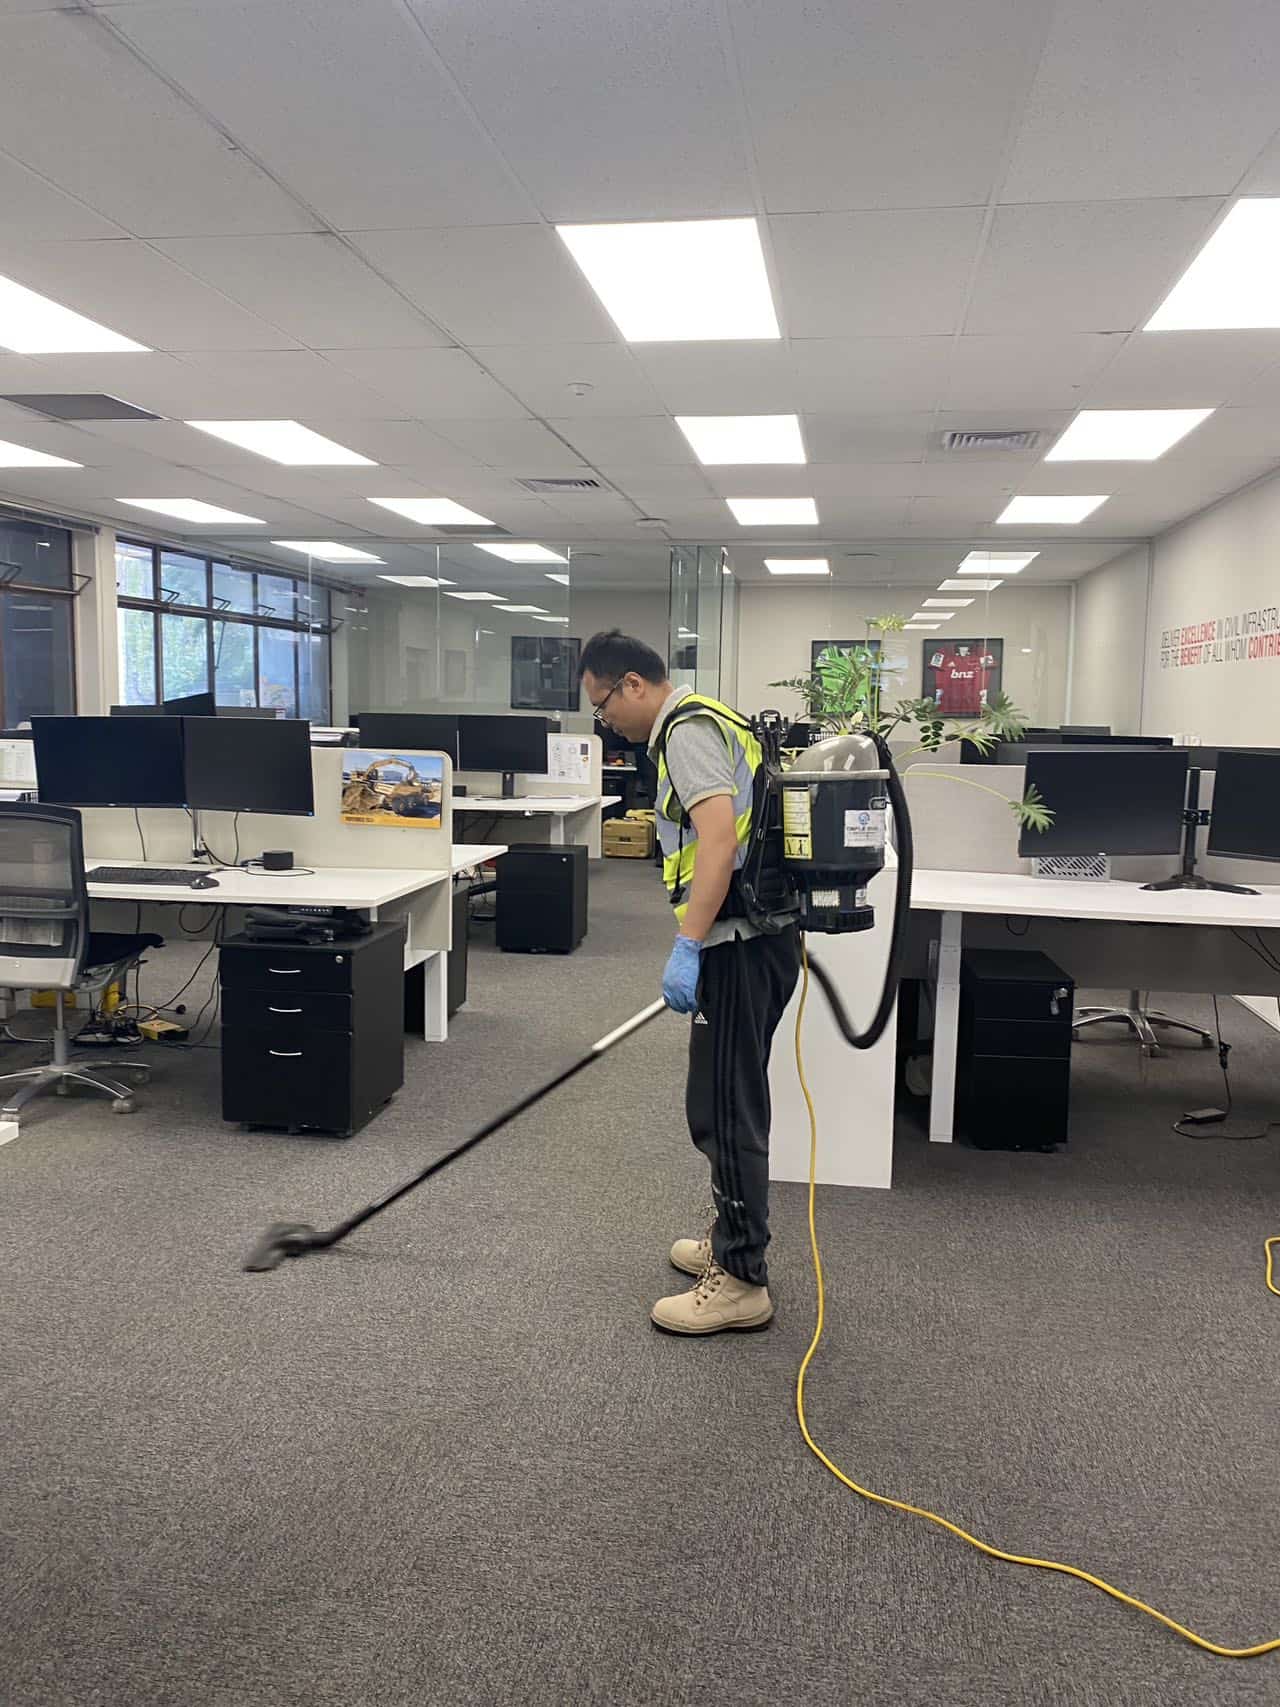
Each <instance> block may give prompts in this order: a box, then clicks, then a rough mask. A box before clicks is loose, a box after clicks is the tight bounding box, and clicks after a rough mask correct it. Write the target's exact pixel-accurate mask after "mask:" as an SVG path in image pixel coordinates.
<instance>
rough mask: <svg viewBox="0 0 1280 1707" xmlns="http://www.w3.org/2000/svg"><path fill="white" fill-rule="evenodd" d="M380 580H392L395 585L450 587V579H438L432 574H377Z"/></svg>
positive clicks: (451, 584) (451, 583)
mask: <svg viewBox="0 0 1280 1707" xmlns="http://www.w3.org/2000/svg"><path fill="white" fill-rule="evenodd" d="M378 579H379V580H380V581H394V582H395V584H396V586H397V587H452V586H453V582H452V581H442V580H441V581H438V580H437V579H436V577H435V576H434V575H379V576H378Z"/></svg>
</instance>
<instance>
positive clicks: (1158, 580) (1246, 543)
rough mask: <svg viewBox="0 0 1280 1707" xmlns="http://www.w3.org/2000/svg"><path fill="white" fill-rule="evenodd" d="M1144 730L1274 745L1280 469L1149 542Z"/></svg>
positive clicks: (1277, 738) (1278, 728) (1278, 716)
mask: <svg viewBox="0 0 1280 1707" xmlns="http://www.w3.org/2000/svg"><path fill="white" fill-rule="evenodd" d="M1146 650H1147V658H1146V664H1147V671H1146V694H1145V701H1144V705H1143V722H1142V727H1143V730H1144V732H1146V733H1148V734H1192V735H1198V736H1199V737H1200V739H1201V740H1202V741H1204V742H1207V743H1215V742H1217V743H1223V744H1226V743H1249V742H1256V743H1257V744H1259V745H1261V746H1280V475H1273V476H1271V477H1270V478H1269V479H1267V480H1265V481H1261V482H1259V483H1258V484H1257V485H1256V486H1251V487H1249V488H1247V489H1246V490H1245V491H1243V492H1238V493H1237V494H1236V495H1235V496H1234V497H1233V498H1228V499H1226V500H1225V501H1224V502H1223V503H1221V504H1217V505H1215V506H1214V508H1213V509H1210V510H1205V511H1203V512H1202V513H1201V514H1200V515H1198V516H1193V517H1192V518H1191V519H1190V520H1189V521H1186V522H1183V523H1182V524H1181V525H1180V526H1178V527H1176V528H1173V529H1172V530H1171V531H1170V532H1169V533H1166V534H1163V535H1161V537H1160V538H1159V539H1157V540H1156V541H1155V542H1154V544H1153V547H1152V576H1151V610H1150V613H1149V616H1148V621H1147V636H1146Z"/></svg>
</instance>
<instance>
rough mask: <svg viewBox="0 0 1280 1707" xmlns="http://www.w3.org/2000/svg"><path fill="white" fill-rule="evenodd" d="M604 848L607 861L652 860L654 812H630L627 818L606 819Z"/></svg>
mask: <svg viewBox="0 0 1280 1707" xmlns="http://www.w3.org/2000/svg"><path fill="white" fill-rule="evenodd" d="M602 833H603V846H604V852H605V857H606V858H607V859H652V858H653V847H654V829H653V813H652V812H628V813H627V815H626V817H625V818H606V819H605V821H604V826H603V832H602Z"/></svg>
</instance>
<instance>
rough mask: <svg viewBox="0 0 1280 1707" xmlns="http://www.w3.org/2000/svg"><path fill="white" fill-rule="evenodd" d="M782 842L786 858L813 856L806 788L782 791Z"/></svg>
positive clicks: (808, 857) (811, 826) (811, 829)
mask: <svg viewBox="0 0 1280 1707" xmlns="http://www.w3.org/2000/svg"><path fill="white" fill-rule="evenodd" d="M782 844H783V852H784V855H785V857H786V858H787V859H812V858H813V823H812V818H811V816H810V811H809V790H808V789H807V788H784V789H783V791H782Z"/></svg>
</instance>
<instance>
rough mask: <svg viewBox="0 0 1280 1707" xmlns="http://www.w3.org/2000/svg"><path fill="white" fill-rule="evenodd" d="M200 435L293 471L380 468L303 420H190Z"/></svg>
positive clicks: (189, 422) (367, 458)
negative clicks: (306, 425)
mask: <svg viewBox="0 0 1280 1707" xmlns="http://www.w3.org/2000/svg"><path fill="white" fill-rule="evenodd" d="M187 425H188V426H189V427H194V428H195V429H196V431H197V432H199V433H208V434H209V435H210V437H211V438H215V439H225V440H226V442H227V443H228V444H229V445H239V446H240V448H241V449H242V450H251V451H253V452H254V454H255V455H257V456H265V457H269V458H270V459H271V461H272V462H283V463H286V464H287V465H288V466H289V467H290V468H339V467H355V466H359V467H361V468H376V467H377V466H378V465H377V463H376V462H373V461H372V460H371V459H370V458H369V457H367V456H361V455H360V453H359V452H358V451H354V450H348V449H347V447H346V446H345V445H340V444H335V443H334V441H333V440H332V439H327V438H325V436H324V434H323V433H313V432H312V430H311V428H310V427H304V426H303V425H302V423H301V421H188V422H187Z"/></svg>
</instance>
